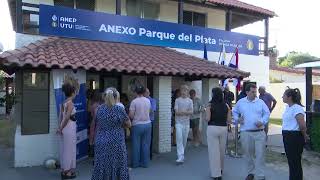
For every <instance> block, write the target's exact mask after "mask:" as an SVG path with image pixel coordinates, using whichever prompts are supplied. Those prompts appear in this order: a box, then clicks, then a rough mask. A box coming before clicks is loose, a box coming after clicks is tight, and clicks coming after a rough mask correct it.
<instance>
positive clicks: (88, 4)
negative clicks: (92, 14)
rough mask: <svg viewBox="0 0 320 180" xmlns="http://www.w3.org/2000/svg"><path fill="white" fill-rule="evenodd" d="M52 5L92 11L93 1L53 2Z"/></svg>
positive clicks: (64, 0)
mask: <svg viewBox="0 0 320 180" xmlns="http://www.w3.org/2000/svg"><path fill="white" fill-rule="evenodd" d="M54 5H55V6H65V7H70V8H75V9H85V10H91V11H94V7H95V0H54Z"/></svg>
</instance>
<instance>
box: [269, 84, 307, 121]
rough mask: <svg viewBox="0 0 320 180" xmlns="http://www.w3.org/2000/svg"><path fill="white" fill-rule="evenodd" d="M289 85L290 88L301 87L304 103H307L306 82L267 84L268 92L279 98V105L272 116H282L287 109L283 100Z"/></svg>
mask: <svg viewBox="0 0 320 180" xmlns="http://www.w3.org/2000/svg"><path fill="white" fill-rule="evenodd" d="M287 86H289V87H290V88H299V90H300V92H301V97H302V104H303V105H305V104H306V98H305V97H306V90H305V86H306V84H305V82H304V83H300V82H299V83H270V85H269V86H267V92H269V93H270V94H272V96H273V97H274V98H275V99H276V100H277V102H278V103H277V106H276V107H275V109H274V110H273V112H272V113H271V118H282V114H283V112H284V110H285V107H286V104H285V103H283V101H282V95H283V93H284V91H285V90H286V88H287Z"/></svg>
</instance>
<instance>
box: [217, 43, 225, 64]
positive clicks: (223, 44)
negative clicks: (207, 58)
mask: <svg viewBox="0 0 320 180" xmlns="http://www.w3.org/2000/svg"><path fill="white" fill-rule="evenodd" d="M223 46H224V44H222V46H221V51H220V55H219V60H218V64H220V59H221V53H222V50H223Z"/></svg>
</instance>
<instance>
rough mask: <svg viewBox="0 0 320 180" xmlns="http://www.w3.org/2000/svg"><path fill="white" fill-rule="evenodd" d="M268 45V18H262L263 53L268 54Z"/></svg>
mask: <svg viewBox="0 0 320 180" xmlns="http://www.w3.org/2000/svg"><path fill="white" fill-rule="evenodd" d="M268 47H269V18H266V19H265V20H264V55H265V56H268Z"/></svg>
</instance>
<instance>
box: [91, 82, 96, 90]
mask: <svg viewBox="0 0 320 180" xmlns="http://www.w3.org/2000/svg"><path fill="white" fill-rule="evenodd" d="M92 89H93V90H95V89H96V81H92Z"/></svg>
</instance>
